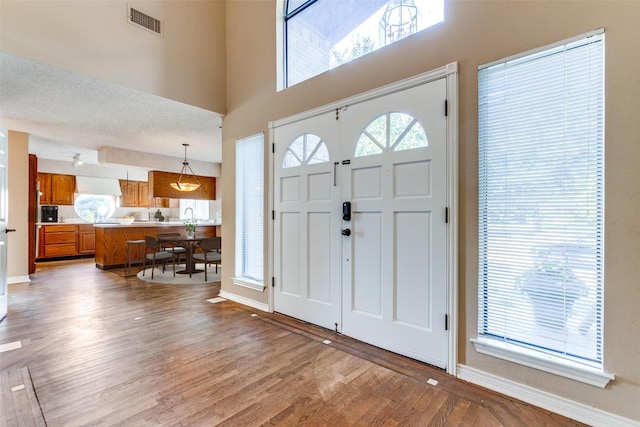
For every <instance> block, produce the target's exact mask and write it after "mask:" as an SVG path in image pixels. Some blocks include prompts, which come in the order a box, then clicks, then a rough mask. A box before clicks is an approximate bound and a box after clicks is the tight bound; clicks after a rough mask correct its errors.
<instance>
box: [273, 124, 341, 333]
mask: <svg viewBox="0 0 640 427" xmlns="http://www.w3.org/2000/svg"><path fill="white" fill-rule="evenodd" d="M337 135H338V133H337V124H336V120H335V115H333V117H332V116H331V115H325V116H320V117H315V118H313V119H309V120H306V121H304V122H299V123H293V124H291V125H287V126H283V127H280V128H277V129H275V130H274V140H275V155H274V162H275V164H274V183H275V184H274V186H275V188H274V200H275V206H274V207H275V211H276V219H275V223H274V273H275V278H276V280H275V289H274V309H275V311H278V312H280V313H284V314H287V315H289V316H293V317H296V318H298V319H302V320H305V321H307V322H311V323H314V324H316V325H320V326H324V327H326V328H331V329H335V328H336V324H337V325H338V327H339V326H340V325H341V324H342V320H341V317H340V316H341V314H340V298H341V287H340V244H341V243H340V223H339V220H340V215H341V213H340V207H341V201H340V191H339V188H338V187H337V185H336V183H335V174H334V171H335V169H334V168H335V166H334V162H333V158H335V157H337V156H336V155H335V154H336V150H337V148H336V145H337ZM319 140H321V142H322V143H321V144H319V143H317V142H318V141H319Z"/></svg>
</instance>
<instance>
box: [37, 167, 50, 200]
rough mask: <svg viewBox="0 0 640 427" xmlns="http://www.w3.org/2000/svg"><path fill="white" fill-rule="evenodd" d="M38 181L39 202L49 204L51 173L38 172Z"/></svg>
mask: <svg viewBox="0 0 640 427" xmlns="http://www.w3.org/2000/svg"><path fill="white" fill-rule="evenodd" d="M38 182H39V183H40V204H41V205H50V204H51V174H50V173H41V172H38Z"/></svg>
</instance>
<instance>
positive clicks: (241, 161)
mask: <svg viewBox="0 0 640 427" xmlns="http://www.w3.org/2000/svg"><path fill="white" fill-rule="evenodd" d="M263 233H264V136H263V135H262V134H259V135H254V136H251V137H248V138H245V139H241V140H238V141H237V143H236V277H238V278H244V279H249V280H251V281H255V282H259V283H262V282H263V276H264V256H263V251H264V248H263V241H264V240H263Z"/></svg>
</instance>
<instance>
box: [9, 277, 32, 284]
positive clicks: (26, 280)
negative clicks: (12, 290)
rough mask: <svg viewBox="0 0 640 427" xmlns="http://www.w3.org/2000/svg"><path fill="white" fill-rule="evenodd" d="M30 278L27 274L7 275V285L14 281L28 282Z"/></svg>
mask: <svg viewBox="0 0 640 427" xmlns="http://www.w3.org/2000/svg"><path fill="white" fill-rule="evenodd" d="M30 281H31V279H30V278H29V276H12V277H7V284H9V285H13V284H15V283H26V282H30Z"/></svg>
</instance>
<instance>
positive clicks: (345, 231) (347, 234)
mask: <svg viewBox="0 0 640 427" xmlns="http://www.w3.org/2000/svg"><path fill="white" fill-rule="evenodd" d="M342 235H343V236H347V237H348V236H351V229H350V228H345V229H344V230H342Z"/></svg>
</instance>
